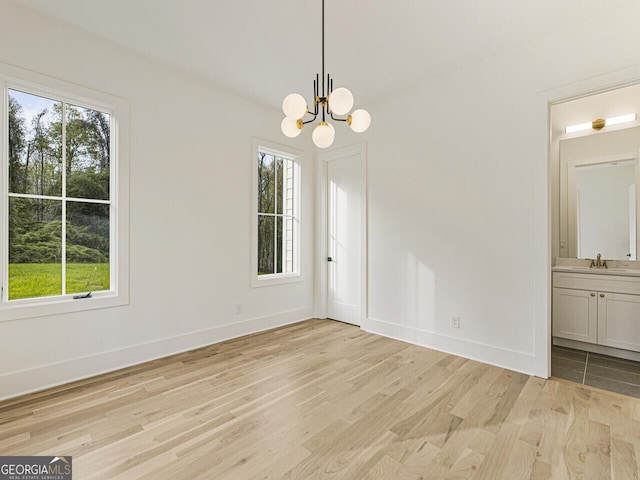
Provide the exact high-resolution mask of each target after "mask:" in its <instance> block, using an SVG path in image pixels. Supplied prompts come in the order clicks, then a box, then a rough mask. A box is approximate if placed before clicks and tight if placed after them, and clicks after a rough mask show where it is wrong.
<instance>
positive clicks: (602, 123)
mask: <svg viewBox="0 0 640 480" xmlns="http://www.w3.org/2000/svg"><path fill="white" fill-rule="evenodd" d="M637 118H638V114H637V113H628V114H626V115H620V116H619V117H611V118H607V119H606V120H605V119H602V118H598V119H596V120H594V121H593V122H588V123H581V124H579V125H571V126H569V127H567V128H565V133H575V132H582V131H584V130H589V129H593V130H602V129H603V128H604V127H609V126H611V125H618V124H620V123H626V122H634V121H635V120H636V119H637Z"/></svg>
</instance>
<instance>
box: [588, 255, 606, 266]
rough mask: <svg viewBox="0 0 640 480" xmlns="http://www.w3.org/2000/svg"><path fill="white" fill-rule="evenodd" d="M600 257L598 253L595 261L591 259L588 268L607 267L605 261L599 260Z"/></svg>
mask: <svg viewBox="0 0 640 480" xmlns="http://www.w3.org/2000/svg"><path fill="white" fill-rule="evenodd" d="M601 258H602V255H600V254H598V256H597V257H596V260H595V261H594V260H591V265H589V268H609V267H607V261H606V260H601Z"/></svg>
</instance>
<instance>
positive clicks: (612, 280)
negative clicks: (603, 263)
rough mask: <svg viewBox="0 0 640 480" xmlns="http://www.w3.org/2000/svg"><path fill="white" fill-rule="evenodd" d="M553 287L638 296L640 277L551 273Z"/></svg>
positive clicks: (639, 292)
mask: <svg viewBox="0 0 640 480" xmlns="http://www.w3.org/2000/svg"><path fill="white" fill-rule="evenodd" d="M553 287H554V288H558V287H559V288H571V289H574V290H589V291H592V292H613V293H626V294H630V295H640V277H625V276H622V275H598V274H590V273H566V272H553Z"/></svg>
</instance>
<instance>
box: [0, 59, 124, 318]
mask: <svg viewBox="0 0 640 480" xmlns="http://www.w3.org/2000/svg"><path fill="white" fill-rule="evenodd" d="M1 70H2V68H0V73H2V72H1ZM38 77H39V78H38V79H39V80H41V81H42V84H34V83H32V82H21V81H20V80H16V79H14V78H11V79H8V78H3V95H4V102H3V103H4V107H5V108H4V109H3V110H4V111H3V119H2V124H3V125H4V132H5V133H4V135H3V137H2V138H3V141H2V150H3V151H2V161H3V169H2V171H3V172H6V175H3V177H4V178H3V181H2V190H3V202H2V220H3V221H2V237H1V241H0V244H1V245H2V259H3V261H2V265H0V270H1V271H2V279H3V281H2V297H1V302H0V304H1V306H2V307H20V306H23V307H29V306H34V305H36V306H37V305H40V306H42V305H44V304H46V303H49V304H50V303H56V302H58V303H59V302H64V301H68V302H70V303H72V302H74V303H79V302H77V301H78V300H83V301H85V300H88V299H90V300H91V301H89V302H83V303H84V305H83V306H82V307H81V308H76V307H72V308H69V309H64V308H63V309H60V308H58V309H53V310H52V309H44V310H42V311H41V312H39V313H38V312H31V314H35V315H39V314H48V313H58V312H62V311H73V310H82V309H87V308H94V307H102V306H107V305H106V304H104V302H102V304H100V302H98V303H95V302H93V300H96V299H99V298H101V297H102V298H107V297H111V298H113V297H116V296H118V292H119V290H120V292H121V293H122V287H123V286H124V287H126V288H127V289H128V285H122V283H126V280H125V277H124V276H123V275H122V274H123V273H127V272H126V270H127V269H126V265H125V263H126V260H125V259H124V258H123V254H122V252H123V251H126V248H120V247H124V245H119V244H120V243H121V240H122V238H123V235H122V234H123V233H125V234H126V233H127V232H119V231H118V230H119V227H122V225H121V224H122V220H123V219H125V217H126V214H125V213H124V212H122V214H119V213H118V207H120V206H122V205H119V204H120V203H126V202H122V200H125V195H119V194H118V192H119V191H121V187H122V185H120V184H119V180H121V179H122V178H123V175H122V174H120V175H119V174H118V172H119V170H120V167H122V165H119V164H118V163H119V160H120V159H121V157H122V156H123V155H121V152H122V147H121V145H119V143H118V138H119V135H118V133H119V132H118V128H117V127H118V125H119V124H118V122H117V118H116V117H119V116H120V115H119V109H118V108H117V106H116V105H110V104H109V103H106V102H105V101H104V100H105V98H104V97H105V95H104V94H96V95H98V96H100V97H102V98H99V99H96V100H93V99H91V97H90V96H87V93H88V91H87V90H85V89H83V91H82V92H81V93H82V96H80V95H78V96H76V95H74V94H73V93H72V92H71V93H70V92H68V91H61V90H57V89H54V88H51V87H50V86H49V85H48V83H49V82H48V81H47V78H46V77H40V76H38ZM52 83H57V84H58V86H59V84H60V83H61V82H57V81H53V80H52ZM65 86H66V84H65ZM70 88H71V89H73V88H74V87H72V86H70ZM125 187H126V185H125ZM124 210H126V208H125V209H124ZM119 233H120V235H119ZM119 252H120V254H119ZM119 280H125V281H123V282H120V283H121V284H120V285H118V283H119ZM124 296H128V293H127V294H126V295H124ZM123 300H124V303H126V302H128V297H127V298H126V299H123V298H121V299H120V301H117V302H111V304H122V303H123ZM31 314H30V313H27V312H24V313H23V315H24V316H31ZM14 316H15V314H14Z"/></svg>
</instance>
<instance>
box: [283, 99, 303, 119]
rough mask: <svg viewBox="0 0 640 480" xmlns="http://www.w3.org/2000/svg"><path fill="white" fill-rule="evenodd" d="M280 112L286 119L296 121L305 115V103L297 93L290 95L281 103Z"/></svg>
mask: <svg viewBox="0 0 640 480" xmlns="http://www.w3.org/2000/svg"><path fill="white" fill-rule="evenodd" d="M282 111H283V112H284V114H285V115H286V116H287V117H289V118H292V119H293V120H297V119H299V118H302V117H304V115H305V113H307V101H306V100H305V99H304V97H303V96H302V95H300V94H299V93H290V94H289V95H287V96H286V97H285V99H284V101H283V102H282Z"/></svg>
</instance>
